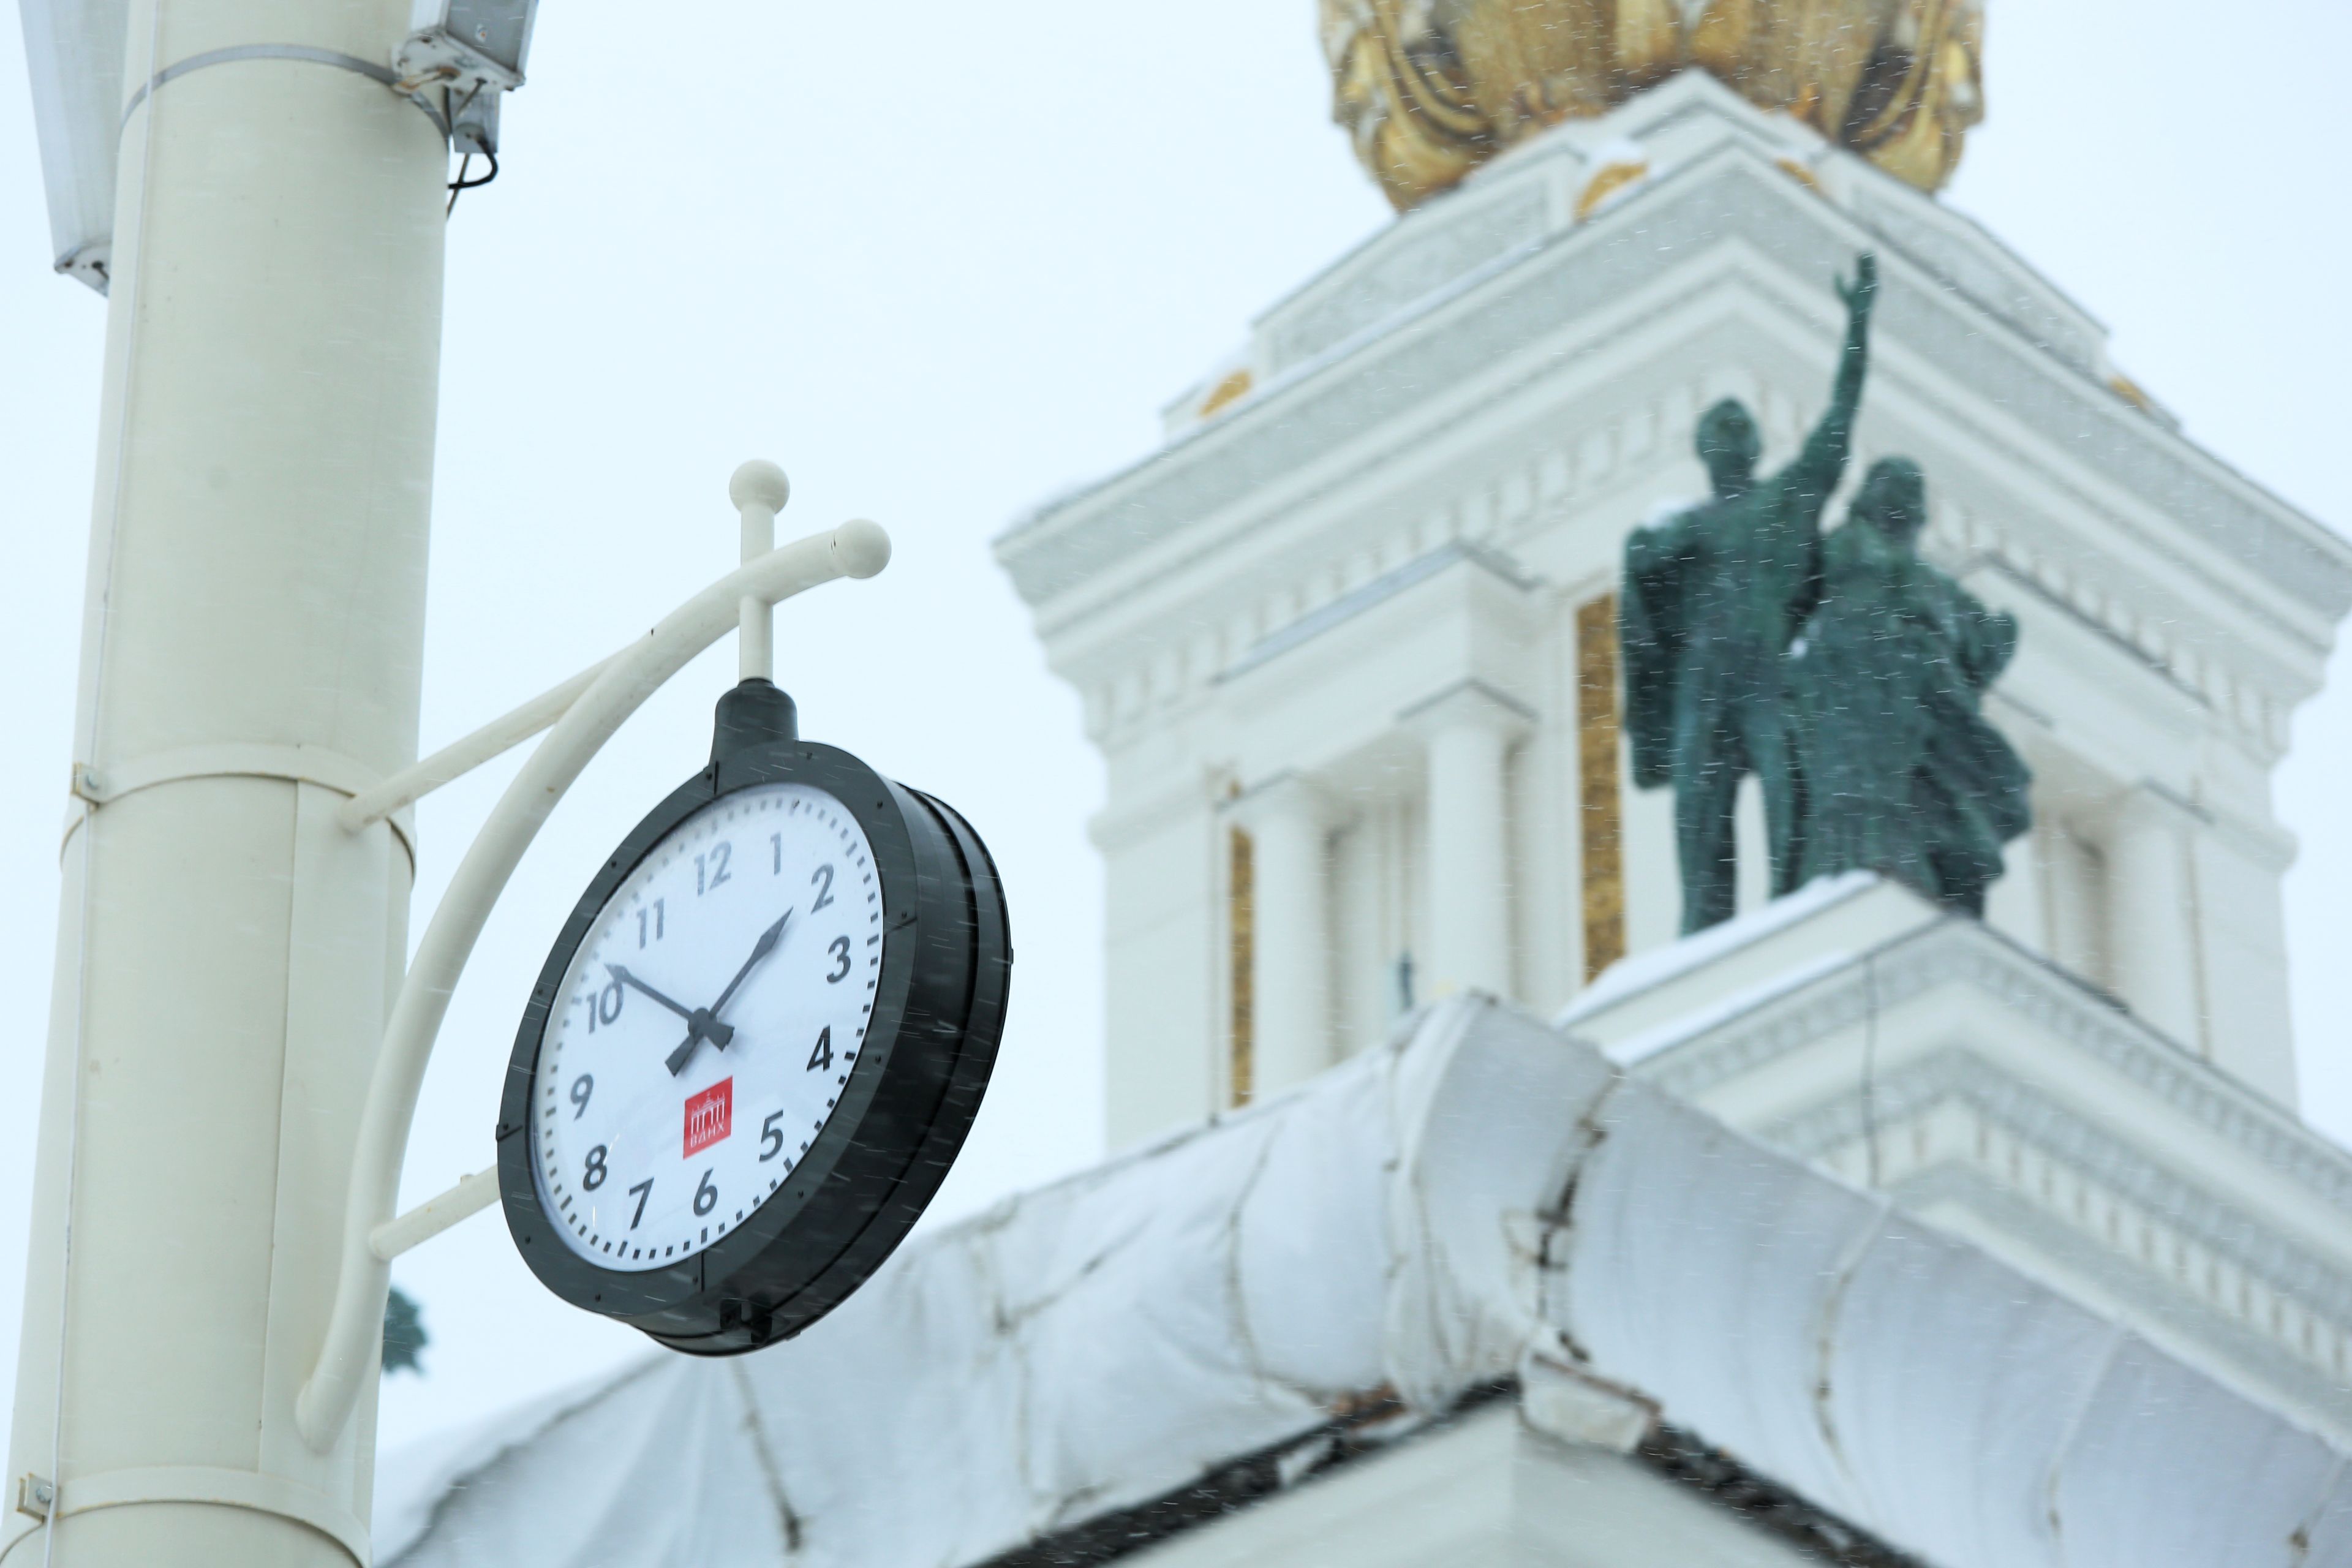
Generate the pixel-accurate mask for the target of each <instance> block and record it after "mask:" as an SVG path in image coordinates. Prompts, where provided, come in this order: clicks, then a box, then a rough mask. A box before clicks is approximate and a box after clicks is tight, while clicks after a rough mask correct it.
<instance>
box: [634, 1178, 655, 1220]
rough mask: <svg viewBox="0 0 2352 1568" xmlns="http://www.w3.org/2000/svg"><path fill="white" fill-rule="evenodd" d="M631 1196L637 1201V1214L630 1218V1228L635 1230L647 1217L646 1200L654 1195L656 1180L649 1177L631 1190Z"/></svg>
mask: <svg viewBox="0 0 2352 1568" xmlns="http://www.w3.org/2000/svg"><path fill="white" fill-rule="evenodd" d="M629 1195H630V1196H632V1197H634V1198H635V1199H636V1200H637V1212H636V1213H635V1214H633V1215H630V1216H629V1228H630V1229H631V1230H635V1229H636V1228H637V1224H638V1222H639V1221H640V1220H642V1219H644V1218H645V1217H646V1199H647V1198H649V1197H651V1196H653V1195H654V1179H653V1178H652V1177H651V1176H647V1177H646V1179H645V1180H644V1181H642V1182H639V1183H638V1184H636V1185H635V1186H634V1187H631V1188H630V1189H629Z"/></svg>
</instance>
